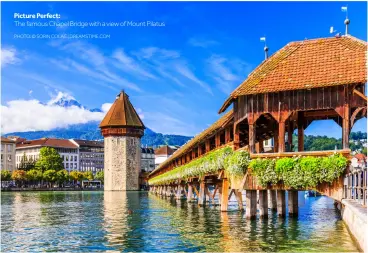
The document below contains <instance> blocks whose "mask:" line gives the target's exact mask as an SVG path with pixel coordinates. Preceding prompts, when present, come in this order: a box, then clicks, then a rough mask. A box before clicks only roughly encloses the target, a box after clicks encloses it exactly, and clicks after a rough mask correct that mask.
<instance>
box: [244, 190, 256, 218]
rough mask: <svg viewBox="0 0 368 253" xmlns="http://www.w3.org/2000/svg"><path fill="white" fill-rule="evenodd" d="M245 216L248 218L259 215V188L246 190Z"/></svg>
mask: <svg viewBox="0 0 368 253" xmlns="http://www.w3.org/2000/svg"><path fill="white" fill-rule="evenodd" d="M245 216H246V218H247V219H255V218H256V217H257V190H246V203H245Z"/></svg>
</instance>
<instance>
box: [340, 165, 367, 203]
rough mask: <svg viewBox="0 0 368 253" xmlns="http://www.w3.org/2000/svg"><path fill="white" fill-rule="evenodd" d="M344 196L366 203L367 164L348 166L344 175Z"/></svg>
mask: <svg viewBox="0 0 368 253" xmlns="http://www.w3.org/2000/svg"><path fill="white" fill-rule="evenodd" d="M344 198H346V199H354V200H356V201H357V202H359V203H360V204H362V205H363V206H366V205H367V166H366V165H364V166H362V167H353V166H350V168H349V173H347V174H346V175H345V177H344Z"/></svg>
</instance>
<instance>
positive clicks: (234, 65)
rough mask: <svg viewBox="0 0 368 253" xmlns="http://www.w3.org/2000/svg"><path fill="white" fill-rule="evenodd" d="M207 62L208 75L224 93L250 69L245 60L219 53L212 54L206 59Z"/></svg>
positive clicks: (232, 87)
mask: <svg viewBox="0 0 368 253" xmlns="http://www.w3.org/2000/svg"><path fill="white" fill-rule="evenodd" d="M207 64H208V69H209V72H210V76H211V77H212V78H213V79H214V80H215V81H216V82H217V86H218V88H219V89H220V90H221V91H223V92H224V93H225V94H230V93H231V91H232V90H234V88H235V87H236V86H237V85H239V84H240V82H241V81H243V80H244V79H245V78H246V77H247V75H248V74H249V73H250V70H251V66H250V65H249V64H247V63H246V62H243V61H241V60H238V59H228V58H225V57H223V56H220V55H212V56H211V57H210V58H209V59H208V60H207Z"/></svg>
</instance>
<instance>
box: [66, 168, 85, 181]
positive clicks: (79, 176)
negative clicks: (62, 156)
mask: <svg viewBox="0 0 368 253" xmlns="http://www.w3.org/2000/svg"><path fill="white" fill-rule="evenodd" d="M69 176H70V179H71V180H73V181H74V183H75V182H76V181H82V180H83V179H84V178H85V177H84V173H82V172H79V171H76V170H73V171H72V172H70V174H69Z"/></svg>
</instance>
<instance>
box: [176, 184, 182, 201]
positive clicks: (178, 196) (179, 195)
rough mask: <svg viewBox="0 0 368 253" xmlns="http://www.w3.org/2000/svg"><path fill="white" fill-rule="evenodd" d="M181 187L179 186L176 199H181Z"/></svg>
mask: <svg viewBox="0 0 368 253" xmlns="http://www.w3.org/2000/svg"><path fill="white" fill-rule="evenodd" d="M181 190H182V189H181V185H180V184H179V185H178V187H177V189H176V199H181Z"/></svg>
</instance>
